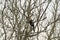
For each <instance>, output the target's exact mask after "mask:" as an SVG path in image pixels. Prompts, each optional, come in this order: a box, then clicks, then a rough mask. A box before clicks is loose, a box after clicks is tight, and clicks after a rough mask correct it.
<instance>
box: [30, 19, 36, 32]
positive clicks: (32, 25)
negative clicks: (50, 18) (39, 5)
mask: <svg viewBox="0 0 60 40" xmlns="http://www.w3.org/2000/svg"><path fill="white" fill-rule="evenodd" d="M29 23H30V25H31V28H32V30H33V31H35V29H34V22H33V20H32V19H31V20H30V21H29Z"/></svg>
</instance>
